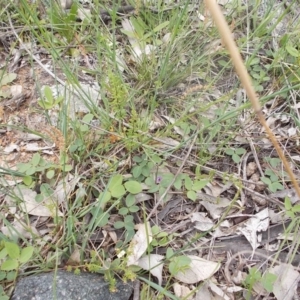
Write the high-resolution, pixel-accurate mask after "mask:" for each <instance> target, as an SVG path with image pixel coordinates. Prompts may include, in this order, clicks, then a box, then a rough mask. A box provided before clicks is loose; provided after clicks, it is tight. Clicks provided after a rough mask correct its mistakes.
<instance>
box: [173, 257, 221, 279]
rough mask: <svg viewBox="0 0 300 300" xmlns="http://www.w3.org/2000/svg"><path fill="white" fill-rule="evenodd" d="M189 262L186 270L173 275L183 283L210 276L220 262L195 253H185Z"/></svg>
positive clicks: (218, 266) (217, 268)
mask: <svg viewBox="0 0 300 300" xmlns="http://www.w3.org/2000/svg"><path fill="white" fill-rule="evenodd" d="M187 257H189V258H190V259H191V263H190V265H189V268H188V269H187V270H184V271H183V272H179V273H177V274H176V275H175V276H174V277H175V278H176V279H177V280H179V281H181V282H184V283H188V284H194V283H197V282H199V281H202V280H206V279H208V278H210V277H211V276H212V275H213V274H214V273H215V272H217V271H218V270H219V268H220V264H219V263H216V262H214V261H209V260H206V259H203V258H200V257H198V256H195V255H187Z"/></svg>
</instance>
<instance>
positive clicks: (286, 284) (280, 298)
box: [269, 264, 300, 300]
mask: <svg viewBox="0 0 300 300" xmlns="http://www.w3.org/2000/svg"><path fill="white" fill-rule="evenodd" d="M269 273H272V274H275V275H277V280H276V281H275V283H274V288H273V293H274V295H275V297H276V299H277V300H292V299H296V298H294V297H296V296H297V286H298V282H299V280H300V276H299V272H297V271H296V270H295V269H294V267H293V266H292V265H289V264H280V265H278V266H275V267H273V268H271V269H270V270H269Z"/></svg>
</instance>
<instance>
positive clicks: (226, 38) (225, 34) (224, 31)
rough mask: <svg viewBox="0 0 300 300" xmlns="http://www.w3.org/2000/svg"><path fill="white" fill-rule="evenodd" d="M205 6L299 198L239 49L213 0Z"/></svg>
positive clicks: (292, 177) (297, 190)
mask: <svg viewBox="0 0 300 300" xmlns="http://www.w3.org/2000/svg"><path fill="white" fill-rule="evenodd" d="M205 4H206V6H207V7H208V9H209V11H210V13H211V15H212V17H213V19H214V21H215V23H216V26H217V27H218V29H219V32H220V35H221V37H222V40H223V42H224V43H225V45H226V47H227V48H228V50H229V54H230V56H231V59H232V62H233V65H234V66H235V69H236V72H237V73H238V75H239V77H240V80H241V82H242V85H243V87H244V88H245V90H246V92H247V95H248V97H249V99H250V101H251V104H252V107H253V109H254V112H255V113H256V114H257V117H258V119H259V121H260V123H261V124H262V126H263V127H264V128H265V130H266V132H267V135H268V136H269V139H270V140H271V142H272V144H273V145H274V148H275V149H276V151H277V153H278V155H279V157H280V159H281V160H282V163H283V165H284V168H285V170H286V171H287V173H288V175H289V177H290V179H291V182H292V183H293V185H294V187H295V190H296V192H297V194H298V196H299V198H300V188H299V185H298V183H297V181H296V177H295V175H294V173H293V171H292V170H291V168H290V166H289V163H288V161H287V160H286V158H285V156H284V153H283V151H282V150H281V148H280V146H279V144H278V143H277V140H276V138H275V136H274V134H273V132H272V131H271V129H270V128H269V126H268V124H267V123H266V119H265V117H264V115H263V113H262V111H261V106H260V103H259V100H258V98H257V96H256V94H255V91H254V88H253V86H252V82H251V78H250V76H249V74H248V71H247V69H246V67H245V65H244V63H243V59H242V57H241V54H240V52H239V49H238V47H237V46H236V44H235V42H234V39H233V37H232V33H231V31H230V29H229V26H228V24H227V22H226V20H225V18H224V16H223V14H222V12H221V10H220V8H219V6H218V4H217V3H216V1H215V0H205Z"/></svg>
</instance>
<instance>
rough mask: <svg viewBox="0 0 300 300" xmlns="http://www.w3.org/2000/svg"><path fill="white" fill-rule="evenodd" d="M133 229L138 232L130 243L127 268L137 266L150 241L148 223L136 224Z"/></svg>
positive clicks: (150, 233)
mask: <svg viewBox="0 0 300 300" xmlns="http://www.w3.org/2000/svg"><path fill="white" fill-rule="evenodd" d="M135 227H136V228H137V229H138V231H137V232H136V233H135V235H134V237H133V238H132V240H131V242H130V247H129V249H130V253H129V255H128V258H127V266H131V265H138V260H139V259H140V258H141V257H142V255H143V254H144V253H145V251H146V250H147V248H148V246H149V244H150V243H151V241H152V232H151V227H150V224H149V222H147V223H145V224H137V225H136V226H135Z"/></svg>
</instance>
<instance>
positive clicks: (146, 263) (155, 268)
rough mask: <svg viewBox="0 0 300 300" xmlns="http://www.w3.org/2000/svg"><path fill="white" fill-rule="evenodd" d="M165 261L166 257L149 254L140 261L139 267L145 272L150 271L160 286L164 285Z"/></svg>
mask: <svg viewBox="0 0 300 300" xmlns="http://www.w3.org/2000/svg"><path fill="white" fill-rule="evenodd" d="M163 259H164V256H162V255H159V254H149V255H147V256H144V257H142V258H140V259H139V260H138V265H139V266H140V267H141V268H143V269H144V270H147V271H150V273H151V274H152V275H153V276H155V277H156V278H157V280H158V284H159V285H160V286H161V285H162V271H163V267H164V264H163V263H162V260H163Z"/></svg>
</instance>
